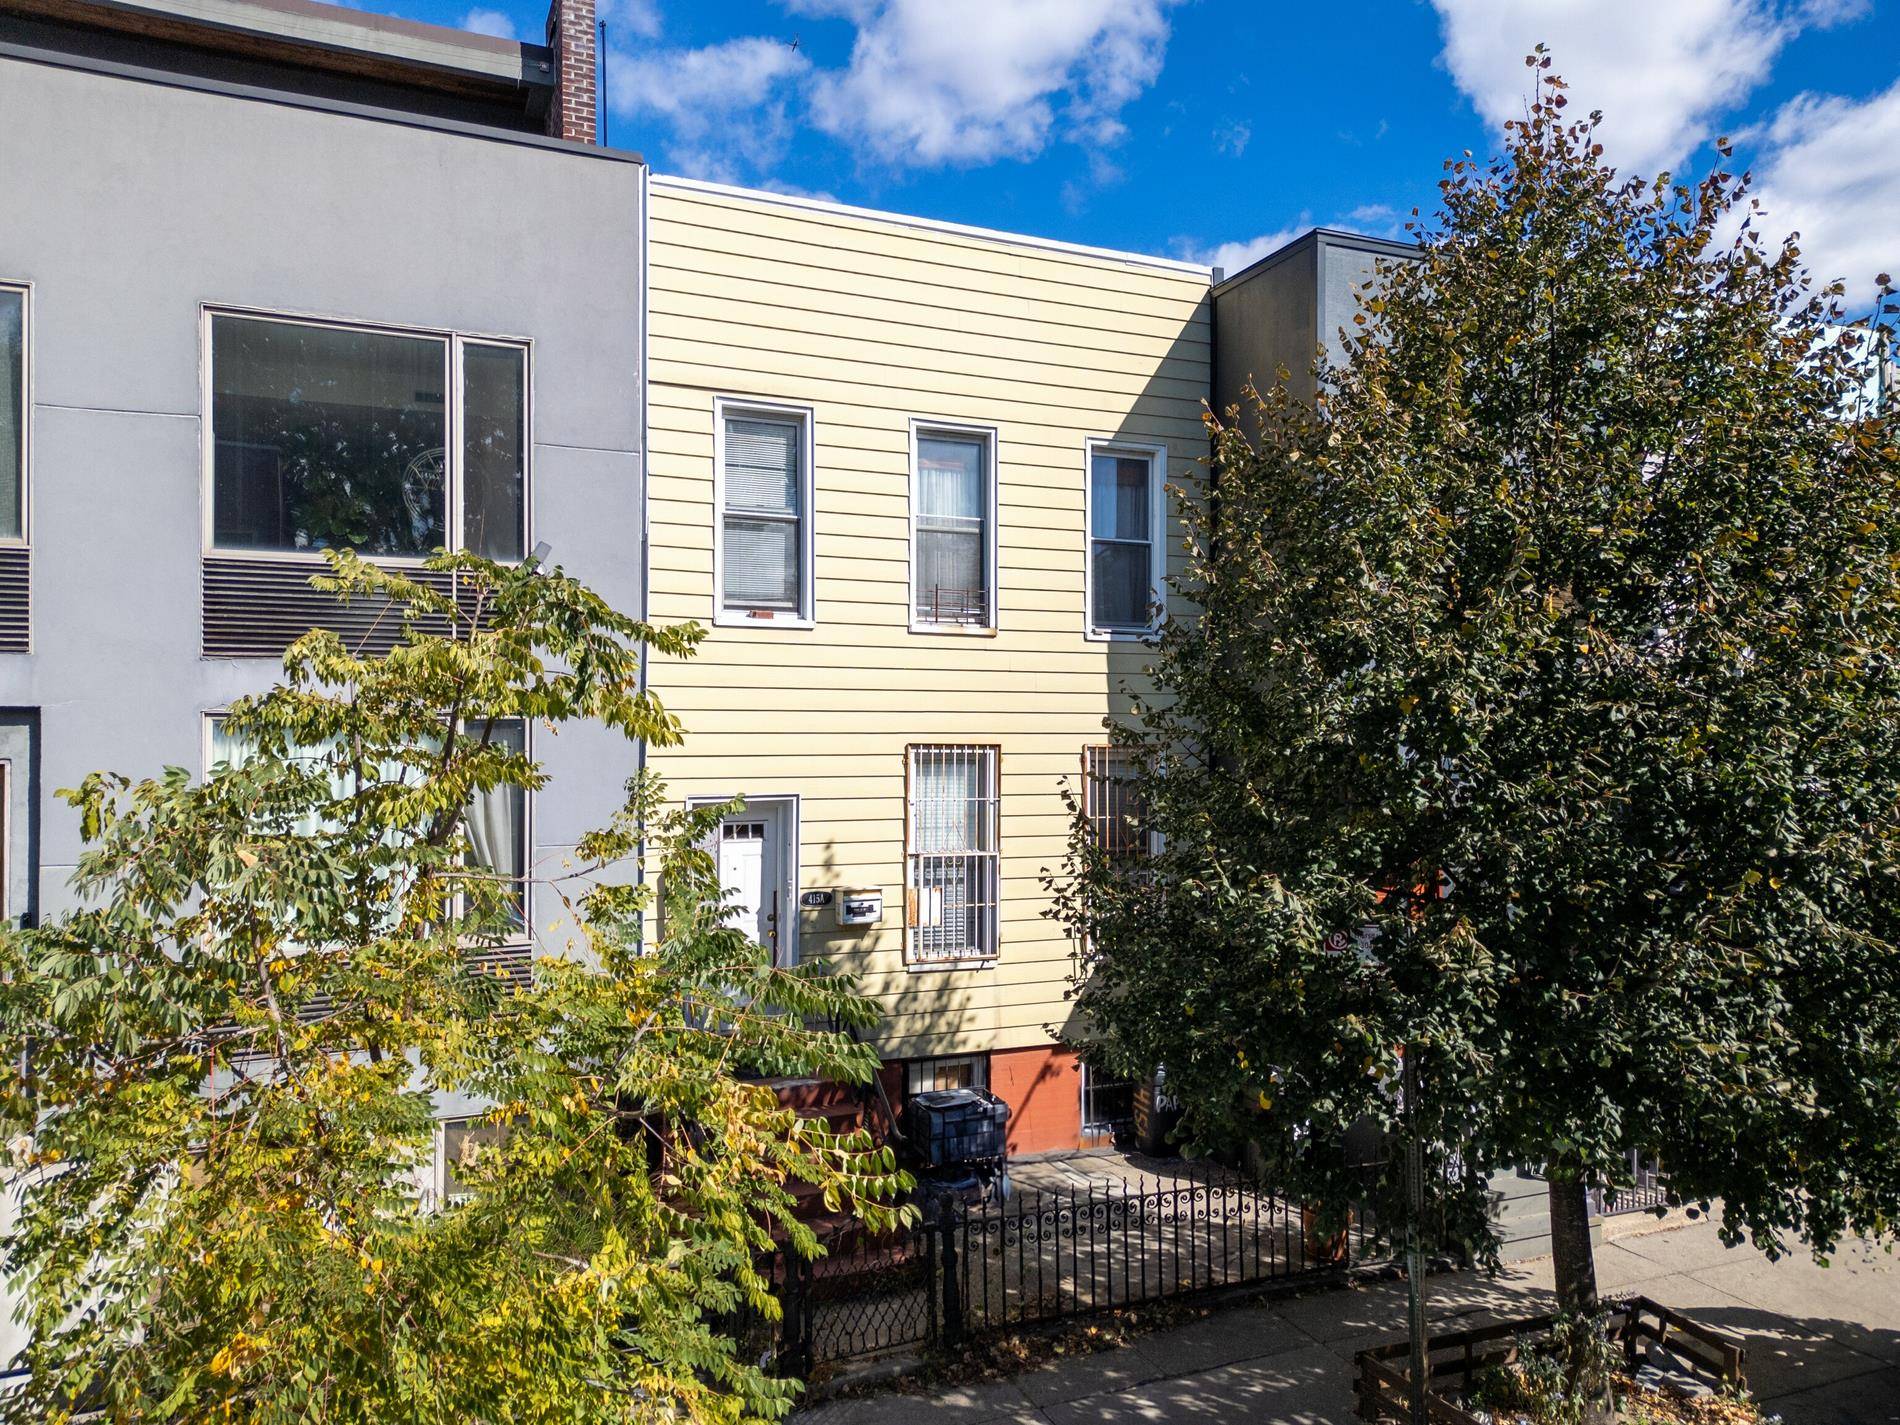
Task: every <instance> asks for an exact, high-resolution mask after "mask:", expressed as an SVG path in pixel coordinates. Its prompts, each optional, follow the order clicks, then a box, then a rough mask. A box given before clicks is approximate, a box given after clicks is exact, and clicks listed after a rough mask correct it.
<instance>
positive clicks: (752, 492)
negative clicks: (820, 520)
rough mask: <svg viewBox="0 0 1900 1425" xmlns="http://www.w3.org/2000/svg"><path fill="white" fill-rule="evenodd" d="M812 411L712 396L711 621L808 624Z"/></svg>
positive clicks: (810, 586) (809, 622)
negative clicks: (713, 397) (713, 398)
mask: <svg viewBox="0 0 1900 1425" xmlns="http://www.w3.org/2000/svg"><path fill="white" fill-rule="evenodd" d="M812 424H813V422H812V412H811V410H810V408H809V407H805V406H788V405H782V404H779V403H776V402H769V401H767V402H761V401H741V400H738V399H728V398H726V397H723V396H722V397H718V398H716V399H715V400H714V401H713V621H714V622H715V623H719V624H725V625H735V624H751V625H759V624H767V625H771V626H773V627H785V626H790V627H793V628H809V627H811V625H812V617H813V613H814V607H813V602H812V597H813V559H812V551H813V540H812V451H813V437H812Z"/></svg>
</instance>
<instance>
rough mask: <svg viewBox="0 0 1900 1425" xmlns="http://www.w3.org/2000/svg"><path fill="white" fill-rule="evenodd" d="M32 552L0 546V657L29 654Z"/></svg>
mask: <svg viewBox="0 0 1900 1425" xmlns="http://www.w3.org/2000/svg"><path fill="white" fill-rule="evenodd" d="M32 588H33V551H32V550H30V549H28V548H27V547H26V546H25V545H23V544H9V545H4V546H0V653H31V652H32V651H33V599H32Z"/></svg>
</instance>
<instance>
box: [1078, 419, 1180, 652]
mask: <svg viewBox="0 0 1900 1425" xmlns="http://www.w3.org/2000/svg"><path fill="white" fill-rule="evenodd" d="M1082 445H1083V449H1082V622H1083V634H1084V636H1086V637H1087V638H1088V639H1090V640H1091V641H1092V642H1097V643H1114V642H1134V641H1138V640H1140V639H1144V638H1152V637H1153V636H1154V635H1155V633H1156V631H1157V630H1158V629H1159V628H1160V627H1161V623H1160V620H1159V619H1151V620H1150V621H1149V622H1148V623H1146V624H1144V625H1142V626H1141V627H1139V628H1137V627H1134V626H1129V627H1126V628H1124V627H1121V626H1119V625H1111V626H1103V625H1099V624H1097V623H1096V622H1095V457H1096V456H1097V455H1139V456H1143V457H1145V458H1146V459H1147V461H1148V535H1149V539H1148V587H1149V588H1150V589H1151V590H1152V591H1153V593H1154V595H1155V598H1156V600H1157V602H1162V603H1165V601H1166V598H1167V587H1166V584H1165V583H1164V580H1165V579H1166V577H1167V569H1168V555H1167V542H1166V540H1165V538H1164V537H1163V534H1162V531H1163V529H1164V524H1163V520H1164V519H1165V518H1166V515H1167V503H1168V497H1167V488H1168V448H1167V446H1165V445H1149V444H1145V443H1144V442H1141V441H1134V440H1111V439H1107V438H1104V437H1096V436H1091V437H1089V438H1088V439H1087V440H1085V441H1084V442H1083V443H1082Z"/></svg>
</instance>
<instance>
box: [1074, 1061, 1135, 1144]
mask: <svg viewBox="0 0 1900 1425" xmlns="http://www.w3.org/2000/svg"><path fill="white" fill-rule="evenodd" d="M1134 1121H1135V1084H1134V1081H1133V1080H1132V1079H1124V1078H1122V1077H1121V1076H1120V1075H1118V1074H1111V1073H1105V1072H1103V1071H1102V1070H1099V1069H1097V1068H1095V1067H1094V1066H1093V1065H1092V1064H1090V1063H1089V1061H1088V1060H1087V1059H1084V1060H1083V1061H1082V1133H1083V1136H1084V1137H1091V1138H1093V1137H1100V1136H1102V1135H1105V1134H1112V1133H1119V1132H1121V1131H1122V1130H1123V1129H1126V1128H1128V1127H1130V1126H1132V1125H1133V1123H1134Z"/></svg>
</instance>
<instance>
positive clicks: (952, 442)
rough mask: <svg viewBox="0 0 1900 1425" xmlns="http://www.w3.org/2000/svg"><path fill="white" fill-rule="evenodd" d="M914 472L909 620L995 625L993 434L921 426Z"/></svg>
mask: <svg viewBox="0 0 1900 1425" xmlns="http://www.w3.org/2000/svg"><path fill="white" fill-rule="evenodd" d="M914 438H915V448H916V460H915V469H914V470H913V472H912V478H911V501H910V503H911V603H912V606H911V624H912V626H913V627H914V628H921V629H974V630H988V629H993V628H994V627H995V626H996V527H995V526H996V489H995V471H994V469H993V468H992V467H993V465H994V463H995V448H996V447H995V441H994V440H993V439H992V438H991V436H990V434H989V433H988V432H986V431H969V430H954V429H951V430H946V429H937V428H933V427H927V426H919V427H917V428H916V429H915V432H914Z"/></svg>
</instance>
